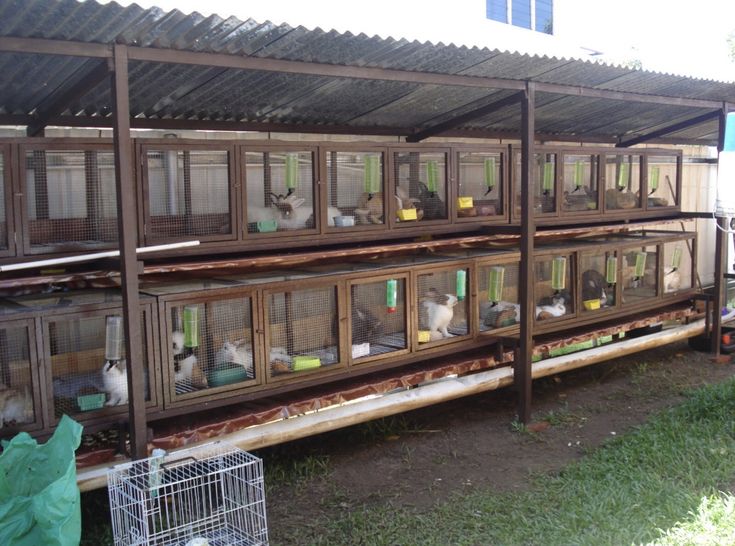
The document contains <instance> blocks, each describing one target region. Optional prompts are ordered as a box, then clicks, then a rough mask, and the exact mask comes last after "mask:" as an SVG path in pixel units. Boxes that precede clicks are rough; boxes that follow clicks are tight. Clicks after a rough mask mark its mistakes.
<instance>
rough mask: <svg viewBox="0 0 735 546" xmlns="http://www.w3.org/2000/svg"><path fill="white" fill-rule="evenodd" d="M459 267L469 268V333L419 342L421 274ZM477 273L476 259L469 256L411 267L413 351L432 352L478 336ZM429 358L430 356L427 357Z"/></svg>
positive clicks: (447, 270) (467, 305) (467, 302)
mask: <svg viewBox="0 0 735 546" xmlns="http://www.w3.org/2000/svg"><path fill="white" fill-rule="evenodd" d="M458 269H465V270H467V276H468V277H469V278H468V279H467V288H468V290H467V294H466V296H465V307H466V309H467V333H466V334H465V335H462V336H458V335H455V336H452V337H450V338H447V339H440V340H436V341H428V342H426V343H419V340H418V332H419V330H420V328H419V306H420V305H421V303H420V302H419V301H418V296H419V294H418V286H419V284H418V283H419V276H421V275H427V274H434V273H445V272H451V271H457V270H458ZM475 275H476V270H475V260H474V259H473V258H468V259H465V260H455V261H448V262H442V263H440V264H431V265H429V266H427V267H413V268H411V284H412V285H413V287H414V288H413V292H414V293H413V299H412V301H411V329H412V331H413V335H412V336H411V351H412V352H421V353H427V354H430V353H431V352H432V350H433V349H436V348H440V347H444V346H446V345H454V344H456V343H459V342H461V341H465V340H472V339H476V338H477V322H476V321H475V317H474V315H475V313H474V310H473V308H474V305H475V296H476V294H473V293H472V292H473V288H474V282H475V281H474V278H475ZM427 358H428V357H427Z"/></svg>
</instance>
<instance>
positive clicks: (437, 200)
mask: <svg viewBox="0 0 735 546" xmlns="http://www.w3.org/2000/svg"><path fill="white" fill-rule="evenodd" d="M418 198H419V201H420V205H417V206H418V207H419V208H421V209H423V211H424V218H423V219H424V220H439V219H441V218H446V217H447V209H446V206H445V204H444V201H442V200H441V197H439V194H438V193H437V192H433V191H429V188H427V187H426V184H424V183H423V182H419V197H418Z"/></svg>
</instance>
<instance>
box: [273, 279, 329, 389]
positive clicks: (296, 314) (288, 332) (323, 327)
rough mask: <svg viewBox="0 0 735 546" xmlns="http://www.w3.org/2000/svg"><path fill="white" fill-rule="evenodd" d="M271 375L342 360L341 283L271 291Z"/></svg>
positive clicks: (308, 368)
mask: <svg viewBox="0 0 735 546" xmlns="http://www.w3.org/2000/svg"><path fill="white" fill-rule="evenodd" d="M266 301H267V305H268V309H267V316H268V335H267V341H268V366H269V369H270V376H271V377H276V376H283V377H288V376H289V375H293V374H297V373H303V372H307V371H310V370H318V369H322V368H329V367H332V366H336V365H338V364H339V363H340V362H341V354H340V335H341V334H342V330H343V329H342V327H341V325H340V320H339V311H338V303H337V286H336V285H333V284H331V285H328V286H318V287H314V288H307V289H303V290H289V291H284V292H274V293H269V294H268V295H267V297H266Z"/></svg>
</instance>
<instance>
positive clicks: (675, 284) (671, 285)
mask: <svg viewBox="0 0 735 546" xmlns="http://www.w3.org/2000/svg"><path fill="white" fill-rule="evenodd" d="M680 288H681V275H680V274H679V270H678V269H674V268H673V267H671V266H666V267H664V292H676V291H677V290H679V289H680Z"/></svg>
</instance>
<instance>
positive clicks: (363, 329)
mask: <svg viewBox="0 0 735 546" xmlns="http://www.w3.org/2000/svg"><path fill="white" fill-rule="evenodd" d="M338 330H339V321H338V320H337V317H336V316H335V317H334V320H333V321H332V337H333V338H334V339H335V340H336V339H337V338H338ZM382 335H383V322H382V321H381V320H380V319H379V318H378V317H376V316H375V315H374V314H372V313H371V312H370V311H368V310H367V309H366V308H364V307H362V306H360V305H356V304H354V303H353V304H352V344H353V345H360V344H362V343H373V342H375V341H377V340H378V339H380V337H381V336H382Z"/></svg>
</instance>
